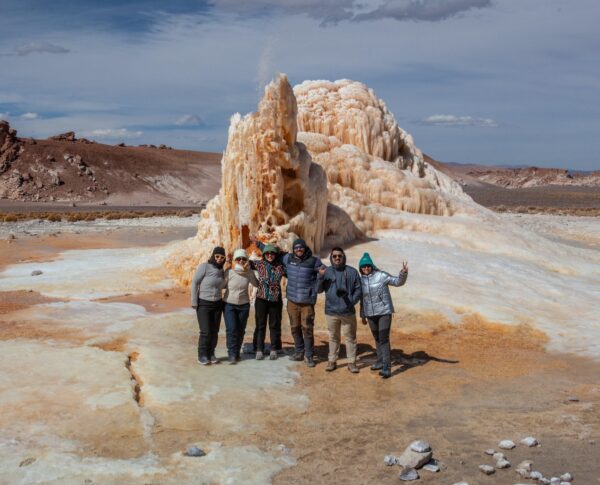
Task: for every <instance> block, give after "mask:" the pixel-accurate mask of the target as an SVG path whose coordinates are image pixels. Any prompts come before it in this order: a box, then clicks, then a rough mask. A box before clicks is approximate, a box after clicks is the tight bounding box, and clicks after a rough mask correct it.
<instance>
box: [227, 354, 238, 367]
mask: <svg viewBox="0 0 600 485" xmlns="http://www.w3.org/2000/svg"><path fill="white" fill-rule="evenodd" d="M227 362H229V365H235V364H237V359H236V357H235V355H230V356H229V357H227Z"/></svg>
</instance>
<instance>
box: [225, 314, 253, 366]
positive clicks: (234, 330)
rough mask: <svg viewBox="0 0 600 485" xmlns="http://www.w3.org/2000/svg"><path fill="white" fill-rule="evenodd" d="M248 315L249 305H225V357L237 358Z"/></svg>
mask: <svg viewBox="0 0 600 485" xmlns="http://www.w3.org/2000/svg"><path fill="white" fill-rule="evenodd" d="M249 314H250V303H244V304H243V305H234V304H233V303H225V311H224V317H225V329H226V330H227V355H229V357H239V356H240V352H241V351H242V344H243V343H244V334H245V333H246V323H247V322H248V315H249Z"/></svg>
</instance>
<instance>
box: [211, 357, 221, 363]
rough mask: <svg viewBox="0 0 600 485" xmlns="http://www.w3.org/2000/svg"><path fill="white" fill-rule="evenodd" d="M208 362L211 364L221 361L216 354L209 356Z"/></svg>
mask: <svg viewBox="0 0 600 485" xmlns="http://www.w3.org/2000/svg"><path fill="white" fill-rule="evenodd" d="M210 363H211V364H220V363H221V361H220V360H219V359H217V357H216V356H214V355H213V356H212V357H211V358H210Z"/></svg>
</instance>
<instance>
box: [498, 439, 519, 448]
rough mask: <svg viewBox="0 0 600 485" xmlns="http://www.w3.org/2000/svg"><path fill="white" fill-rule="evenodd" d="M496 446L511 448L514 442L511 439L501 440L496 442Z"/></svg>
mask: <svg viewBox="0 0 600 485" xmlns="http://www.w3.org/2000/svg"><path fill="white" fill-rule="evenodd" d="M498 446H499V447H500V448H502V449H503V450H512V449H513V448H514V447H515V444H514V443H513V442H512V441H511V440H502V441H501V442H500V443H498Z"/></svg>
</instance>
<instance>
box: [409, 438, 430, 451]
mask: <svg viewBox="0 0 600 485" xmlns="http://www.w3.org/2000/svg"><path fill="white" fill-rule="evenodd" d="M410 449H411V450H413V451H416V452H417V453H426V452H428V451H431V446H429V443H427V441H424V440H417V441H413V442H412V443H411V444H410Z"/></svg>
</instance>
